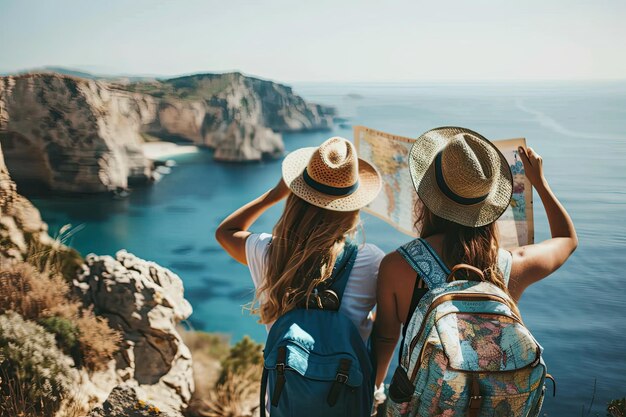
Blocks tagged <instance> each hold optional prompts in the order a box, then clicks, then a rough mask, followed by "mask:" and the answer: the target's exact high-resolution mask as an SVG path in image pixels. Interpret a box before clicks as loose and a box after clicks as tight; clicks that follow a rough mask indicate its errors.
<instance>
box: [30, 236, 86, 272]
mask: <svg viewBox="0 0 626 417" xmlns="http://www.w3.org/2000/svg"><path fill="white" fill-rule="evenodd" d="M80 230H82V226H77V227H72V225H69V224H68V225H65V226H63V227H62V228H61V230H59V232H58V234H57V235H56V236H55V238H54V240H52V241H50V242H42V241H41V240H40V239H39V237H38V236H37V235H33V234H30V233H24V239H25V241H26V245H27V248H28V252H27V253H26V256H25V260H26V262H28V263H29V264H31V265H33V266H34V267H35V268H37V270H38V271H40V272H43V273H47V274H49V275H61V276H62V277H63V278H64V279H65V280H66V281H67V282H72V280H73V279H74V278H76V272H77V271H78V269H79V268H80V267H81V265H82V264H83V258H82V257H81V256H80V253H78V251H76V250H75V249H72V248H70V247H67V246H65V245H64V244H65V243H67V242H68V241H69V240H70V239H71V237H72V236H73V235H74V234H75V233H77V232H79V231H80Z"/></svg>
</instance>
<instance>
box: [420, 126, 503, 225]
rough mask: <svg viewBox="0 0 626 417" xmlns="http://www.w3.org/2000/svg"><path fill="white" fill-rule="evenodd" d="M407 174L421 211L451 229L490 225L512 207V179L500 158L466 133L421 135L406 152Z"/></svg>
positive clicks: (450, 130) (445, 129) (473, 134)
mask: <svg viewBox="0 0 626 417" xmlns="http://www.w3.org/2000/svg"><path fill="white" fill-rule="evenodd" d="M409 170H410V172H411V178H412V179H413V185H414V187H415V189H416V190H417V194H418V195H419V197H420V200H422V202H423V203H424V204H425V205H426V207H428V208H429V209H430V211H432V212H433V213H434V214H435V215H437V216H439V217H442V218H444V219H447V220H450V221H453V222H455V223H459V224H462V225H465V226H470V227H478V226H484V225H487V224H489V223H493V222H494V221H496V220H497V219H498V218H499V217H500V216H501V215H502V213H504V210H506V208H507V207H508V205H509V203H510V202H511V196H512V193H513V176H512V175H511V169H510V167H509V164H508V162H507V161H506V159H505V158H504V155H502V153H501V152H500V151H499V150H498V148H496V147H495V145H493V144H492V143H491V142H489V141H488V140H487V139H485V138H484V137H482V136H481V135H480V134H478V133H476V132H473V131H471V130H469V129H464V128H462V127H440V128H437V129H433V130H429V131H428V132H426V133H424V134H423V135H422V136H420V137H419V138H418V139H417V141H416V142H415V143H414V144H413V146H412V148H411V152H410V154H409Z"/></svg>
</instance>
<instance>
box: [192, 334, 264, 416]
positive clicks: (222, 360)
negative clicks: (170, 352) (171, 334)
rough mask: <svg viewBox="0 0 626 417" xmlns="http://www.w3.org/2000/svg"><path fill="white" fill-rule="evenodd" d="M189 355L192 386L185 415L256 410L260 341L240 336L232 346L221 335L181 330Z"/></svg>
mask: <svg viewBox="0 0 626 417" xmlns="http://www.w3.org/2000/svg"><path fill="white" fill-rule="evenodd" d="M181 334H182V335H183V340H184V342H185V343H186V344H187V346H189V348H190V350H191V354H192V356H193V364H194V365H193V366H194V375H195V376H196V381H195V382H196V390H195V392H194V395H193V398H192V400H191V404H190V405H189V408H188V409H187V416H189V417H247V416H253V415H255V413H257V412H258V405H259V398H258V397H259V388H260V382H261V373H262V370H263V368H262V363H263V354H262V345H260V344H258V343H255V342H253V341H252V340H251V339H250V338H248V337H244V338H243V339H242V340H240V341H239V342H238V343H236V344H235V345H234V346H230V344H229V341H228V339H227V338H226V337H224V336H222V335H214V334H208V333H204V332H181Z"/></svg>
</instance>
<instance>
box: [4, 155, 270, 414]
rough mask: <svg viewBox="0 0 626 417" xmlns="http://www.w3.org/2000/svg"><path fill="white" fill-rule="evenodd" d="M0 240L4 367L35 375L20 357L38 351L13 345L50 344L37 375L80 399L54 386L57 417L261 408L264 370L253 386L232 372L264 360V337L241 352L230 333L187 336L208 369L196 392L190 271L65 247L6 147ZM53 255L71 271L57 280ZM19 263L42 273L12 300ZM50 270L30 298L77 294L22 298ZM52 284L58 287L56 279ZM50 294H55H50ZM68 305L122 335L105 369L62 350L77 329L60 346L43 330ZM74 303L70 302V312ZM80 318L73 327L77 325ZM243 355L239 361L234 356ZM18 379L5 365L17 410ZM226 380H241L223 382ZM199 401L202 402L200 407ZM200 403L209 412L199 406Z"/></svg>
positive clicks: (7, 393)
mask: <svg viewBox="0 0 626 417" xmlns="http://www.w3.org/2000/svg"><path fill="white" fill-rule="evenodd" d="M0 243H1V245H0V275H2V274H4V275H2V276H1V277H0V278H1V279H0V319H2V320H3V322H6V323H5V324H6V326H5V328H4V329H0V371H2V372H5V371H6V370H7V369H9V370H11V372H13V371H15V370H16V369H17V370H18V371H19V369H20V368H21V367H22V366H23V367H24V369H23V372H25V375H30V373H32V372H35V371H33V368H32V366H31V365H32V364H31V363H30V362H28V363H20V361H30V360H31V359H32V360H38V358H28V357H24V358H23V359H20V360H18V361H17V362H15V361H16V359H15V357H16V356H15V354H17V355H18V356H17V357H21V356H19V355H21V353H20V352H19V351H18V352H15V348H12V346H16V345H15V343H16V342H17V343H18V344H24V346H30V347H29V348H32V346H33V343H34V344H35V345H37V343H39V344H40V345H41V348H37V349H39V350H36V351H42V352H44V353H45V355H44V356H45V357H48V358H49V359H46V361H48V362H46V363H47V365H44V367H45V369H41V368H37V369H39V370H38V371H37V372H39V373H38V374H37V375H39V376H41V375H44V376H45V375H47V376H45V378H52V379H51V381H52V385H53V386H54V387H56V388H55V389H57V391H59V392H61V393H62V394H63V393H65V394H63V395H62V397H63V398H66V399H67V398H70V397H71V400H72V403H71V407H69V406H68V405H67V404H66V403H62V404H61V403H59V398H58V396H57V398H56V399H55V398H53V397H50V395H48V394H46V395H48V397H50V398H52V399H50V398H48V397H46V398H48V399H47V400H46V401H48V402H49V403H50V404H52V405H51V406H50V407H51V408H50V410H52V411H54V412H55V413H57V414H56V415H57V417H77V416H84V415H85V412H86V411H88V410H90V409H91V412H90V414H89V416H91V417H101V416H170V417H182V416H183V413H186V415H192V416H193V415H200V414H203V415H209V416H211V415H212V416H220V415H233V416H234V415H242V416H244V415H252V411H250V410H254V407H255V406H256V394H255V393H254V392H255V389H258V387H257V386H256V384H252V385H251V383H252V382H254V381H256V380H255V376H258V375H256V374H257V373H258V374H259V375H260V371H259V372H254V373H253V374H251V375H250V376H249V377H248V376H246V377H245V379H244V380H242V379H240V380H239V382H238V383H237V385H242V384H241V382H242V381H243V382H245V383H244V384H243V385H242V386H245V387H246V389H245V390H243V391H241V390H240V389H234V390H233V389H231V388H232V384H233V383H232V381H230V382H229V378H230V377H231V376H232V375H235V374H237V372H239V371H242V370H247V369H248V367H247V366H246V367H244V368H245V369H243V368H241V366H240V364H241V363H250V364H252V365H254V366H258V364H259V361H260V348H259V347H258V345H256V344H250V343H248V342H246V343H248V344H244V346H243V348H242V347H241V346H240V347H239V348H238V349H237V350H235V351H234V353H233V352H231V351H229V346H228V341H227V340H225V339H221V338H216V337H213V336H211V335H207V336H203V337H200V335H197V336H193V335H190V334H187V335H186V337H187V340H191V341H193V349H194V351H195V353H194V354H196V355H197V357H198V358H199V360H198V366H196V369H199V370H200V371H201V372H202V375H201V378H199V379H198V381H199V385H200V389H199V390H198V393H197V394H196V395H195V396H194V395H193V394H194V391H195V388H196V387H195V382H194V374H193V372H194V367H193V361H192V353H191V351H190V349H189V347H188V346H187V345H186V344H185V343H184V341H183V337H182V336H181V333H180V331H179V328H178V327H177V326H178V325H179V324H180V323H181V321H183V320H185V319H187V318H188V317H189V316H190V315H191V313H192V308H191V305H190V304H189V302H188V301H187V300H186V299H185V298H184V288H183V283H182V280H181V279H180V277H179V276H177V275H176V274H174V273H172V272H171V271H169V270H168V269H166V268H163V267H161V266H159V265H157V264H155V263H153V262H149V261H146V260H143V259H140V258H138V257H136V256H134V255H132V254H130V253H128V252H126V251H125V250H120V251H119V252H118V253H117V254H116V255H115V257H111V256H97V255H93V254H91V255H88V256H87V257H86V259H83V258H82V257H81V256H80V255H79V254H78V253H76V252H75V251H73V250H72V249H70V248H68V247H66V246H65V245H63V242H62V240H61V239H53V238H52V237H50V236H49V235H48V233H47V226H46V224H45V223H44V222H43V221H42V220H41V217H40V215H39V212H38V210H37V209H36V208H35V207H34V206H33V205H32V204H31V203H30V202H29V201H28V200H27V199H26V198H24V197H22V196H21V195H20V194H18V192H17V187H16V185H15V183H14V182H13V181H12V180H11V178H10V176H9V175H8V171H7V169H6V166H5V164H4V160H3V157H2V149H1V148H0ZM51 263H52V264H54V265H56V266H58V268H57V269H55V271H58V272H59V273H60V274H61V275H62V278H58V279H56V280H55V279H52V277H50V278H48V274H52V272H49V271H50V270H51V269H50V267H49V265H50V264H51ZM21 265H27V266H28V268H20V266H21ZM15 270H19V271H22V272H21V273H22V274H23V273H24V271H26V273H28V271H33V272H32V273H33V274H34V275H35V278H33V277H30V281H28V280H26V281H24V280H23V282H26V283H27V284H23V285H21V286H20V287H19V288H18V291H17V292H14V293H8V298H7V288H9V287H10V286H9V287H7V285H9V284H10V283H9V281H5V280H11V279H15V273H13V275H12V273H11V271H15ZM40 278H41V279H44V278H45V279H46V282H47V283H48V284H44V287H42V288H41V289H40V295H39V298H37V299H35V298H33V297H30V298H29V299H28V300H27V301H28V302H27V303H26V304H29V303H30V304H33V303H35V304H40V303H41V304H45V303H48V304H50V303H51V301H50V300H54V299H55V298H53V295H54V294H52V293H55V292H56V293H58V294H56V296H57V299H58V297H59V296H60V297H67V298H66V299H65V301H60V302H58V301H57V302H56V305H52V306H50V305H48V306H47V307H46V308H43V307H42V308H38V306H37V305H30V304H29V305H24V302H23V303H21V304H20V300H16V299H18V298H24V299H25V300H26V298H27V296H28V294H29V291H35V288H34V287H33V282H32V280H33V279H40ZM28 282H30V284H28ZM52 284H54V286H53V287H46V286H47V285H52ZM63 286H65V287H67V288H69V292H68V293H67V294H65V293H64V292H62V291H61V293H59V291H60V290H59V288H61V287H63ZM57 287H58V288H57ZM9 289H10V288H9ZM47 292H50V293H51V294H52V295H50V296H48V295H47V294H46V293H47ZM41 293H43V294H41ZM59 294H60V295H59ZM64 294H65V295H64ZM33 300H35V301H33ZM64 303H67V304H68V305H75V304H76V305H78V303H80V305H81V307H80V309H82V310H85V311H87V310H88V311H93V313H95V314H96V315H97V317H98V318H97V320H102V319H106V322H107V323H108V326H110V328H111V329H113V330H112V331H114V332H117V334H119V335H120V336H121V337H120V342H119V343H118V346H117V351H116V352H115V354H114V355H113V356H112V358H111V360H110V361H109V362H106V363H104V364H103V366H100V367H99V368H98V369H88V367H85V366H81V364H80V363H78V362H76V360H75V359H73V358H72V357H71V356H70V355H69V353H67V352H66V353H63V352H61V350H62V347H63V343H61V342H63V341H67V329H65V330H63V329H62V328H54V329H53V332H54V333H53V334H54V335H55V337H56V339H57V343H59V346H58V348H57V347H55V346H50V343H52V344H54V338H50V336H49V335H48V336H45V337H43V336H37V335H41V334H44V335H45V334H46V332H45V331H44V330H46V331H48V330H49V329H44V328H43V327H41V325H43V324H42V323H45V322H46V321H45V320H41V318H45V319H50V318H51V317H52V318H55V317H54V313H51V312H50V311H49V310H50V309H54V310H55V311H56V310H59V311H63V310H64V307H63V306H62V305H61V306H59V305H58V304H64ZM11 306H18V307H19V308H22V309H23V310H24V311H26V310H29V311H38V313H33V314H32V317H31V318H28V320H29V321H27V322H25V321H24V320H25V319H26V317H20V316H19V315H18V314H16V313H15V311H11V310H12V309H13V310H15V308H12V307H11ZM76 308H78V307H76ZM67 309H68V307H67V306H66V307H65V310H67ZM40 310H41V311H40ZM82 310H81V311H82ZM39 311H40V312H39ZM72 314H74V313H72ZM80 314H81V313H78V314H74V315H67V314H66V317H71V318H72V320H73V318H74V317H75V318H76V319H77V320H80ZM44 316H45V317H44ZM38 317H39V318H38ZM72 320H70V323H69V324H68V325H70V326H72V325H73V323H71V321H72ZM93 320H96V319H95V318H94V319H93ZM12 322H14V323H13V324H12ZM20 323H22V324H20ZM23 323H29V324H28V326H29V329H31V330H30V331H31V333H25V331H24V330H23V328H24V324H23ZM63 323H65V322H63ZM12 327H13V328H14V330H12V329H11V328H12ZM20 335H21V336H20ZM29 335H34V336H37V337H38V338H39V339H41V338H42V337H43V339H41V343H40V341H36V340H21V339H20V338H22V339H23V338H28V337H31V336H29ZM34 336H33V337H34ZM59 337H61V339H59ZM94 337H95V338H97V337H99V335H98V334H95V335H94ZM16 338H17V339H16ZM105 342H106V341H105ZM35 347H36V346H35ZM12 349H13V350H12ZM46 349H47V350H46ZM46 352H47V353H46ZM70 353H71V352H70ZM233 354H234V355H235V357H236V359H235V360H233V358H232V357H231V356H232V355H233ZM12 355H13V356H12ZM229 355H230V356H229ZM242 358H243V359H242ZM99 360H100V359H99ZM105 360H106V358H105ZM7 361H8V362H7ZM11 361H13V362H11ZM50 361H52V363H57V362H58V365H54V366H55V367H57V368H58V369H60V370H63V375H59V379H60V378H61V377H62V378H63V381H65V382H62V383H57V382H58V381H56V382H55V375H50V371H49V370H46V369H50V368H48V367H49V366H51V365H50V364H51V362H50ZM221 361H224V362H221ZM242 361H243V362H242ZM232 363H236V364H237V369H234V368H233V372H230V371H229V372H227V373H225V371H224V369H228V367H229V366H230V367H232V366H231V365H229V364H232ZM7 366H8V368H7ZM37 366H40V365H37ZM57 368H55V369H57ZM20 372H22V371H20ZM37 372H35V373H37ZM3 378H4V379H3ZM251 381H252V382H251ZM14 383H15V381H12V380H11V378H8V379H7V378H6V373H0V416H2V417H4V416H5V415H6V416H9V415H15V412H14V411H15V408H10V407H11V404H8V403H7V401H10V399H11V398H15V397H16V395H15V392H14V391H12V390H14V389H15V386H14ZM46 384H49V382H46ZM224 384H227V386H228V387H231V388H228V389H223V388H220V387H221V386H224ZM228 384H230V385H228ZM68 387H71V388H68ZM31 388H32V386H31V387H29V386H28V384H27V385H26V386H25V387H24V389H25V391H30V390H31ZM24 395H30V394H24ZM42 395H43V394H42ZM243 396H245V397H246V398H243ZM192 399H193V400H194V404H196V405H195V406H194V407H191V408H190V407H189V405H190V404H191V403H192ZM218 403H220V404H222V405H227V406H228V407H230V408H228V410H231V409H236V410H238V414H224V413H222V411H223V410H222V409H220V408H219V407H218V406H217V405H216V404H218ZM59 404H61V408H59ZM68 407H69V408H68ZM216 407H217V408H216ZM220 407H221V405H220ZM46 410H47V409H46ZM50 410H48V411H46V412H43V411H38V412H36V413H34V414H32V413H33V412H34V411H33V410H30V411H28V410H27V411H28V412H24V413H23V414H19V415H23V416H25V417H34V416H35V415H37V416H46V417H47V416H52V415H53V413H52V411H50ZM72 410H73V411H72ZM194 410H208V411H206V412H203V413H200V414H198V413H196V412H195V411H194ZM215 410H218V411H217V412H216V411H215ZM219 410H222V411H219ZM246 410H247V411H246Z"/></svg>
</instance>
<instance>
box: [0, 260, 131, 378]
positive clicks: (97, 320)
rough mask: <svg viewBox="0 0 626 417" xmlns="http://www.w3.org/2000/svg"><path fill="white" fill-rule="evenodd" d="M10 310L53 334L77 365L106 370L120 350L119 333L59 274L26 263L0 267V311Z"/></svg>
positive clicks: (0, 312) (60, 346) (61, 347)
mask: <svg viewBox="0 0 626 417" xmlns="http://www.w3.org/2000/svg"><path fill="white" fill-rule="evenodd" d="M9 311H13V312H16V313H18V314H19V315H20V316H21V317H23V318H24V319H25V320H32V321H34V322H37V323H39V324H41V325H43V326H44V328H45V329H47V330H48V331H50V332H51V333H53V334H54V336H55V337H56V340H57V342H58V344H59V348H60V349H61V350H63V351H64V352H65V353H67V354H69V355H71V356H72V357H73V358H74V361H75V363H76V365H77V366H84V367H86V368H87V369H89V370H92V371H94V370H98V369H103V368H104V367H106V365H107V363H108V362H109V360H110V359H111V358H112V357H113V354H114V353H115V352H116V351H117V349H118V344H119V341H120V334H119V333H118V332H117V331H115V330H113V329H111V328H110V327H109V325H108V322H107V321H106V320H105V319H104V318H102V317H96V315H95V314H94V313H93V311H92V310H91V309H89V308H85V307H84V306H83V304H82V303H81V302H80V301H79V300H76V299H74V298H73V296H72V294H71V292H70V285H69V284H68V283H67V281H66V279H65V278H64V277H62V276H61V275H60V274H51V273H49V272H41V271H39V270H38V269H37V268H36V267H34V266H32V265H30V264H27V263H23V262H22V263H16V264H8V265H5V264H3V265H2V266H0V314H2V313H7V312H9Z"/></svg>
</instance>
